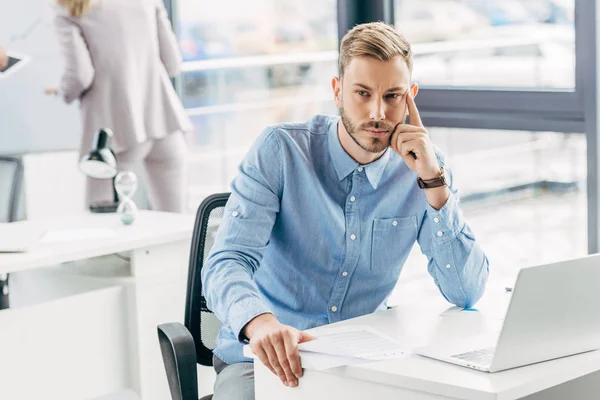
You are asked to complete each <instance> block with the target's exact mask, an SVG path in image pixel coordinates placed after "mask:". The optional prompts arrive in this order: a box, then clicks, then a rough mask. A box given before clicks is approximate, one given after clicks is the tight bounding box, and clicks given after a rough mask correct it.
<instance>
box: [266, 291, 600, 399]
mask: <svg viewBox="0 0 600 400" xmlns="http://www.w3.org/2000/svg"><path fill="white" fill-rule="evenodd" d="M509 296H510V294H506V293H504V289H503V288H492V287H491V288H489V289H488V292H487V294H486V296H484V299H482V301H481V302H480V304H478V306H479V307H478V308H480V310H481V311H480V312H462V313H459V314H448V315H446V316H440V314H441V313H442V312H444V310H446V309H447V308H448V303H446V302H445V301H444V300H443V298H442V297H441V295H438V296H436V297H435V298H431V299H430V300H428V301H426V302H425V304H418V303H416V302H413V303H412V304H409V305H403V306H400V307H398V308H395V309H391V310H387V311H383V312H379V313H376V314H372V315H368V316H364V317H360V318H355V319H353V320H348V321H343V322H341V323H339V325H351V324H357V325H369V326H371V327H373V328H375V329H378V330H380V331H381V332H383V333H386V334H388V335H390V336H393V337H396V338H398V339H399V340H400V341H401V342H402V343H405V344H406V345H407V347H408V348H412V347H415V346H420V345H425V344H427V343H428V342H429V341H430V340H433V339H435V338H436V337H447V336H453V337H463V336H465V335H472V334H473V333H474V332H480V333H485V332H493V331H497V330H498V329H499V328H500V326H501V323H502V320H501V318H502V313H501V312H499V310H502V309H505V306H506V305H507V302H508V299H509ZM486 312H487V315H488V316H487V317H486ZM313 331H314V332H317V331H318V328H317V329H315V330H313ZM304 367H305V371H304V376H303V377H302V378H301V379H300V380H299V385H298V386H297V387H296V388H288V387H285V386H284V385H283V384H282V383H281V381H280V380H279V379H278V378H277V377H276V376H275V375H273V374H272V373H271V372H270V371H269V370H267V369H266V368H265V367H264V365H263V364H262V363H261V362H256V363H255V385H256V399H257V400H275V399H286V400H296V399H311V400H320V399H344V400H353V399H363V400H364V399H377V400H383V399H394V400H396V399H402V400H417V399H418V400H423V399H427V400H433V399H473V400H492V399H493V400H509V399H519V398H524V397H526V396H528V397H526V398H527V399H531V400H533V399H544V400H550V399H552V400H559V399H560V400H566V399H577V400H588V399H589V400H592V399H598V398H599V397H600V373H599V372H598V371H600V351H595V352H590V353H585V354H581V355H576V356H572V357H566V358H563V359H558V360H553V361H548V362H545V363H539V364H535V365H531V366H526V367H521V368H516V369H512V370H507V371H503V372H497V373H494V374H489V373H486V372H480V371H475V370H471V369H469V368H464V367H460V366H456V365H453V364H448V363H445V362H441V361H437V360H432V359H428V358H426V357H421V356H419V355H416V354H409V355H407V356H405V357H403V358H399V359H394V360H387V361H378V362H372V363H367V364H358V365H352V366H345V367H338V368H332V369H329V370H325V371H315V370H311V369H310V365H304ZM586 375H587V376H586Z"/></svg>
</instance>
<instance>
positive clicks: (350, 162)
mask: <svg viewBox="0 0 600 400" xmlns="http://www.w3.org/2000/svg"><path fill="white" fill-rule="evenodd" d="M339 123H340V119H339V118H337V119H335V120H333V121H332V123H331V124H330V125H329V132H328V142H329V153H330V154H331V158H332V160H333V167H334V168H335V172H336V173H337V176H338V179H339V180H340V181H341V180H342V179H344V178H345V177H347V176H348V175H350V174H351V173H352V172H353V171H354V170H355V169H357V168H358V167H361V165H360V164H359V163H357V162H356V161H355V160H354V159H353V158H352V157H350V156H349V155H348V153H346V150H344V148H343V147H342V144H341V143H340V139H339V137H338V124H339ZM389 159H390V149H389V148H388V149H387V150H386V151H385V153H383V155H382V156H381V157H379V158H378V159H377V160H375V161H373V162H372V163H370V164H367V165H362V167H363V168H364V170H365V173H366V174H367V178H368V179H369V183H370V184H371V186H372V187H373V189H377V185H379V181H380V180H381V176H382V175H383V171H384V170H385V167H386V165H387V163H388V161H389Z"/></svg>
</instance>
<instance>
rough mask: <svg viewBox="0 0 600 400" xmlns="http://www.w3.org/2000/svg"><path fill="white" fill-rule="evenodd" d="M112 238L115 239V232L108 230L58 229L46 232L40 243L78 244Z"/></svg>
mask: <svg viewBox="0 0 600 400" xmlns="http://www.w3.org/2000/svg"><path fill="white" fill-rule="evenodd" d="M114 237H117V232H115V231H114V230H112V229H108V228H88V229H60V230H54V231H48V232H47V233H46V234H45V235H44V237H43V238H42V240H41V242H42V243H59V242H80V241H84V240H98V239H111V238H114Z"/></svg>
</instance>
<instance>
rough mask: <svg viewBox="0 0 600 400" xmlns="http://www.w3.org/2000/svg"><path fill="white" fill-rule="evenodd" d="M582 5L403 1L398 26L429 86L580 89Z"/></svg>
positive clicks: (544, 0)
mask: <svg viewBox="0 0 600 400" xmlns="http://www.w3.org/2000/svg"><path fill="white" fill-rule="evenodd" d="M574 1H575V0H563V1H559V0H529V1H518V0H497V1H496V0H494V1H492V0H463V1H458V0H395V6H396V7H395V11H396V15H395V21H396V28H397V29H398V30H399V31H400V32H401V33H403V34H404V35H405V36H406V37H407V39H408V40H409V41H410V42H411V44H413V50H414V54H415V67H414V80H415V81H417V82H419V83H421V84H422V85H434V86H461V87H468V86H477V87H498V88H515V87H519V88H540V89H549V88H553V89H568V90H573V89H574V88H575V27H574V6H575V3H574ZM427 13H428V18H423V16H424V15H426V14H427ZM482 50H483V51H482Z"/></svg>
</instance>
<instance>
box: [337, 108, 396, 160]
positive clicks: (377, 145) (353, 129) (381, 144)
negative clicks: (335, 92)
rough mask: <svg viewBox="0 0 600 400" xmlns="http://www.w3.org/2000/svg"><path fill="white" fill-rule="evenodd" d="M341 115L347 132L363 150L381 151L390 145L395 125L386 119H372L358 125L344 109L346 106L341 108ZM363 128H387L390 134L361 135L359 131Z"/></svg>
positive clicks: (370, 151)
mask: <svg viewBox="0 0 600 400" xmlns="http://www.w3.org/2000/svg"><path fill="white" fill-rule="evenodd" d="M340 117H341V120H342V124H344V128H346V132H348V134H349V135H350V137H351V138H352V140H354V142H355V143H356V144H357V145H358V146H359V147H360V148H361V149H363V150H365V151H368V152H369V153H381V152H383V151H384V150H385V149H387V148H388V147H389V146H390V141H391V138H392V135H391V132H392V129H394V127H393V126H392V125H390V124H388V123H387V122H384V121H370V122H368V123H366V124H362V125H359V126H357V124H355V123H353V122H352V121H351V120H350V118H349V117H348V115H347V114H346V113H345V111H344V107H341V108H340ZM363 129H385V130H387V131H388V132H390V134H389V135H388V136H387V137H382V138H379V137H360V136H359V134H358V133H359V132H360V131H361V130H363Z"/></svg>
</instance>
